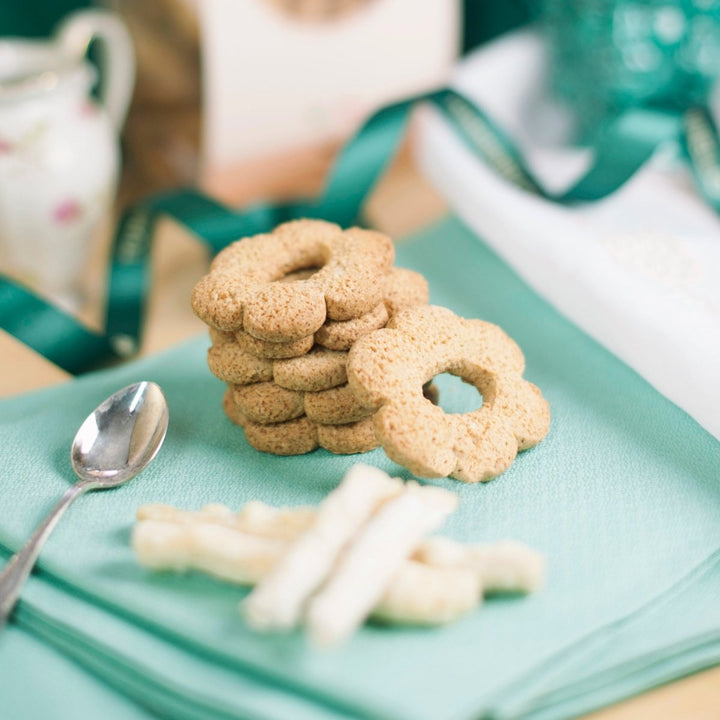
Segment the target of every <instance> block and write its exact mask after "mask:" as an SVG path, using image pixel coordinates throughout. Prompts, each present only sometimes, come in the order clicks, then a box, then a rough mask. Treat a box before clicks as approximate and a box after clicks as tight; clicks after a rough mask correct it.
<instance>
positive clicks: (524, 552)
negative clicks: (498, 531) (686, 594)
mask: <svg viewBox="0 0 720 720" xmlns="http://www.w3.org/2000/svg"><path fill="white" fill-rule="evenodd" d="M414 559H416V560H419V561H420V562H422V563H425V564H428V565H433V566H435V567H465V568H470V569H472V570H473V571H474V572H475V573H477V574H478V576H479V577H480V581H481V583H482V592H483V594H486V595H487V594H490V593H501V592H522V593H531V592H534V591H536V590H539V589H540V587H542V584H543V582H544V578H545V558H544V556H543V555H542V554H541V553H539V552H538V551H537V550H533V549H532V548H531V547H528V546H527V545H524V544H523V543H520V542H516V541H514V540H503V541H500V542H496V543H488V544H484V545H481V544H476V545H464V544H463V543H459V542H456V541H455V540H450V539H449V538H444V537H432V538H428V539H427V540H425V541H424V542H423V543H422V544H421V545H420V547H418V549H417V551H416V552H415V555H414Z"/></svg>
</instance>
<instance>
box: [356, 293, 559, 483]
mask: <svg viewBox="0 0 720 720" xmlns="http://www.w3.org/2000/svg"><path fill="white" fill-rule="evenodd" d="M524 368H525V359H524V357H523V354H522V352H521V351H520V348H519V347H518V346H517V345H516V344H515V343H514V342H513V341H512V340H511V339H510V338H509V337H508V336H507V335H506V334H505V333H504V332H503V331H502V330H501V329H500V328H499V327H497V326H496V325H493V324H491V323H487V322H484V321H482V320H466V319H463V318H461V317H458V316H457V315H455V314H454V313H453V312H452V311H450V310H448V309H447V308H442V307H437V306H431V305H429V306H416V307H412V308H407V309H404V310H401V311H399V312H398V313H397V314H396V315H394V316H393V317H392V318H391V320H390V322H389V323H388V325H387V327H386V328H383V329H380V330H375V331H373V332H371V333H369V334H368V335H365V336H363V337H362V338H360V339H359V340H358V341H357V342H356V343H355V345H353V347H352V349H351V350H350V352H349V354H348V364H347V374H348V383H349V385H350V387H351V389H352V392H353V394H354V395H355V396H356V397H357V399H358V400H359V402H360V403H361V404H363V405H365V406H366V407H368V408H372V409H373V410H376V411H377V412H376V413H375V415H374V416H373V423H374V428H375V434H376V436H377V438H378V441H379V442H380V444H381V445H382V447H383V449H384V450H385V452H386V453H387V455H388V456H389V457H390V458H391V459H392V460H394V461H395V462H397V463H399V464H401V465H403V466H404V467H406V468H408V470H410V471H411V472H412V473H414V474H415V475H418V476H419V477H428V478H432V477H445V476H451V477H454V478H456V479H458V480H463V481H465V482H478V481H485V480H489V479H491V478H493V477H495V476H496V475H499V474H500V473H502V472H504V471H505V470H507V469H508V467H510V465H511V464H512V462H513V461H514V460H515V457H516V455H517V453H518V451H519V450H524V449H527V448H530V447H532V446H533V445H535V444H537V443H539V442H540V441H541V440H542V439H543V438H544V437H545V435H546V434H547V432H548V430H549V427H550V410H549V406H548V404H547V401H546V400H545V399H544V398H543V396H542V394H541V392H540V390H539V389H538V388H537V387H535V385H533V384H532V383H530V382H528V381H527V380H525V379H524V378H523V377H522V373H523V371H524ZM443 372H449V373H452V374H454V375H458V376H460V377H461V378H462V379H463V380H464V381H466V382H467V383H469V384H470V385H473V386H475V387H476V388H477V390H478V391H479V392H480V394H481V395H482V397H483V404H482V407H481V408H480V409H478V410H475V411H473V412H469V413H461V414H448V413H445V411H444V410H443V409H442V408H441V407H438V406H435V405H433V404H432V403H431V402H430V401H429V400H427V399H426V398H425V397H424V396H423V384H424V383H426V382H427V381H428V380H431V379H432V378H434V377H435V376H436V375H438V374H440V373H443Z"/></svg>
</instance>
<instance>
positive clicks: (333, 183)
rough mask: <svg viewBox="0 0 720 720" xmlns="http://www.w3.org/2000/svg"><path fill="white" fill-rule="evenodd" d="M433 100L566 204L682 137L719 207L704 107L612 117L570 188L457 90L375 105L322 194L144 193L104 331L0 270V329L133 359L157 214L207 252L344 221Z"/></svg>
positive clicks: (75, 365)
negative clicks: (310, 222)
mask: <svg viewBox="0 0 720 720" xmlns="http://www.w3.org/2000/svg"><path fill="white" fill-rule="evenodd" d="M421 102H426V103H430V104H432V105H433V106H435V107H436V108H437V109H438V110H439V111H440V112H441V114H442V115H443V116H444V117H445V118H446V119H447V120H448V122H449V124H450V126H451V127H452V128H453V129H454V130H455V131H456V132H457V133H458V135H459V137H461V138H462V139H463V141H464V142H465V143H466V144H467V146H468V148H469V149H470V150H471V151H472V152H473V153H475V154H476V155H477V156H478V157H480V158H481V159H482V160H483V161H484V162H486V163H487V164H488V165H490V166H491V167H492V168H494V170H495V171H496V172H497V173H499V174H500V175H501V176H502V177H503V178H505V180H507V181H508V182H510V183H512V184H513V185H516V186H518V187H519V188H522V189H523V190H525V191H527V192H531V193H534V194H536V195H539V196H540V197H543V198H545V199H547V200H551V201H554V202H557V203H560V204H563V205H571V204H574V203H577V202H587V201H593V200H599V199H601V198H603V197H606V196H607V195H609V194H610V193H612V192H614V191H615V190H617V189H618V188H619V187H620V186H621V185H622V184H623V183H624V182H625V181H626V180H628V179H629V178H630V177H631V176H632V175H633V174H634V173H635V172H636V171H637V170H638V168H640V167H641V166H642V165H643V164H644V163H645V162H646V161H647V160H648V159H649V158H650V156H651V155H652V153H653V152H654V151H655V149H656V148H657V147H658V145H659V144H661V143H663V142H665V141H668V140H675V141H679V142H680V145H681V147H682V149H683V150H684V152H685V155H686V157H687V159H688V161H689V163H690V166H691V168H692V170H693V174H694V177H695V179H696V183H697V187H698V190H699V191H700V193H701V194H702V195H703V197H704V198H705V199H706V200H707V201H708V202H709V203H710V204H711V205H712V206H713V207H714V208H715V209H716V210H718V211H719V212H720V144H719V143H718V133H717V128H716V127H715V125H714V123H713V121H712V118H711V117H710V115H709V113H707V111H705V110H702V109H697V108H692V109H690V110H687V111H685V112H684V113H678V112H674V113H673V112H668V111H663V110H656V109H648V108H640V109H633V110H629V111H627V112H626V113H624V114H623V115H622V116H620V117H619V118H618V119H616V120H615V121H614V122H613V123H611V124H610V125H609V126H608V127H607V128H606V129H605V130H604V131H603V133H602V135H601V136H599V137H598V138H597V141H596V143H595V144H594V148H595V158H594V162H593V164H592V167H591V168H590V170H589V171H588V172H587V173H586V174H585V175H584V176H583V177H582V178H581V179H580V180H579V181H578V182H577V183H575V184H574V185H573V186H572V187H571V188H570V189H568V190H566V191H565V192H561V193H552V192H549V191H548V190H547V189H545V188H544V186H543V184H542V183H541V182H540V181H539V180H538V179H537V178H535V177H534V176H533V175H532V173H531V172H530V170H529V169H528V166H527V164H526V163H525V162H524V160H523V158H522V155H521V154H520V153H519V151H518V150H517V148H516V147H515V146H514V144H513V143H512V142H511V141H510V139H509V138H508V137H507V136H506V135H505V134H504V133H503V132H502V130H501V129H500V128H499V127H498V126H497V125H496V124H495V123H494V122H493V121H492V120H491V119H490V118H489V117H488V116H487V115H486V114H485V113H484V112H483V111H482V110H481V109H480V108H478V107H477V105H475V104H474V103H473V102H471V101H470V100H469V99H468V98H466V97H464V96H463V95H462V94H461V93H459V92H457V91H456V90H453V89H449V88H445V89H442V90H438V91H435V92H431V93H425V94H421V95H415V96H413V97H410V98H408V99H406V100H402V101H400V102H396V103H393V104H391V105H387V106H385V107H384V108H382V109H380V110H378V111H377V112H376V113H375V114H374V115H372V117H370V119H369V120H368V121H367V122H366V123H365V124H364V125H363V126H362V127H361V128H360V130H359V131H358V132H357V133H356V134H355V136H354V137H352V138H351V139H350V140H349V141H348V142H347V143H346V145H345V146H344V147H343V149H342V150H341V152H340V154H339V156H338V158H337V160H336V161H335V164H334V166H333V169H332V171H331V173H330V176H329V179H328V182H327V186H326V189H325V191H324V193H323V194H322V196H321V197H320V199H319V200H316V201H312V200H310V201H302V202H294V203H288V204H282V205H260V206H256V207H253V208H250V209H248V210H244V211H235V210H232V209H229V208H227V207H225V206H223V205H221V204H219V203H217V202H216V201H214V200H212V199H211V198H208V197H206V196H204V195H202V194H201V193H198V192H197V191H195V190H179V191H175V192H170V193H166V194H161V195H156V196H154V197H151V198H149V199H147V200H145V201H143V202H141V203H140V204H138V205H137V206H135V207H132V208H130V209H129V210H128V211H126V212H125V214H124V215H123V217H122V219H121V221H120V223H119V225H118V228H117V231H116V234H115V238H114V242H113V249H112V259H111V263H110V267H109V281H108V291H107V303H106V312H105V323H104V327H105V332H104V333H96V332H94V331H92V330H90V329H88V328H87V327H85V326H84V325H82V324H81V323H80V322H79V321H78V320H76V319H75V318H73V317H72V316H70V315H68V314H66V313H64V312H62V311H61V310H59V309H58V308H56V307H55V306H53V305H51V304H49V303H47V302H46V301H44V300H43V299H41V298H40V297H38V296H37V295H36V294H35V293H33V292H31V291H30V290H28V289H27V288H25V287H23V286H22V285H20V284H18V283H16V282H14V281H12V280H11V279H9V278H7V277H2V276H0V328H2V329H3V330H5V331H7V332H9V333H10V334H12V335H14V336H15V337H17V338H18V339H19V340H21V341H22V342H23V343H25V344H26V345H28V346H30V347H31V348H33V349H34V350H36V351H37V352H39V353H41V354H42V355H44V356H45V357H47V358H48V359H49V360H51V361H52V362H53V363H55V364H56V365H58V366H60V367H61V368H63V369H65V370H67V371H68V372H70V373H73V374H77V373H82V372H85V371H87V370H90V369H92V368H96V367H98V366H101V365H102V364H106V363H108V362H112V361H113V360H117V359H119V358H124V357H128V356H130V355H132V354H134V353H135V352H136V351H137V349H138V348H139V346H140V341H141V337H142V327H143V319H144V316H145V305H146V301H147V297H148V295H149V283H150V256H151V247H152V239H153V235H154V227H155V223H156V221H157V219H158V218H159V217H160V216H161V215H166V216H169V217H171V218H173V219H174V220H176V221H177V222H179V223H180V224H182V225H184V226H185V227H186V228H188V229H189V230H190V231H191V232H192V233H194V234H195V235H197V236H198V238H199V239H201V240H202V241H204V242H205V243H206V244H207V246H208V249H209V250H210V252H211V253H213V254H214V253H217V252H218V251H219V250H221V249H222V248H223V247H225V246H226V245H227V244H229V243H230V242H232V241H234V240H236V239H238V238H241V237H245V236H248V235H254V234H257V233H262V232H269V231H270V230H272V228H273V227H275V226H276V225H277V224H278V223H281V222H284V221H286V220H291V219H293V218H300V217H314V218H323V219H325V220H329V221H332V222H336V223H338V224H339V225H341V226H343V227H345V226H348V225H352V224H354V223H357V222H358V219H359V216H360V211H361V209H362V205H363V203H364V201H365V199H366V198H367V197H368V195H369V194H370V193H371V191H372V189H373V187H374V186H375V184H376V182H377V181H378V180H379V178H380V177H381V176H382V175H383V173H384V172H385V170H386V168H387V166H388V165H389V164H390V162H391V160H392V158H393V155H394V153H395V151H396V150H397V149H398V147H399V146H400V143H401V141H402V138H403V136H404V134H405V130H406V126H407V122H408V119H409V116H410V112H411V111H412V109H413V108H414V107H415V106H416V105H417V104H418V103H421Z"/></svg>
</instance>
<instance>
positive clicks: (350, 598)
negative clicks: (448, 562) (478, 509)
mask: <svg viewBox="0 0 720 720" xmlns="http://www.w3.org/2000/svg"><path fill="white" fill-rule="evenodd" d="M457 503H458V498H457V495H455V494H454V493H451V492H449V491H447V490H443V489H441V488H437V487H421V486H419V485H417V484H416V483H408V484H407V485H406V486H405V489H404V490H403V492H402V494H401V495H400V496H399V497H397V498H396V499H394V500H391V501H389V502H387V503H386V504H384V505H383V506H382V507H381V508H380V509H379V510H378V511H377V512H376V513H375V515H374V516H373V517H372V518H371V519H370V520H369V522H368V523H367V525H366V526H365V527H364V528H363V529H362V531H361V532H360V533H359V534H358V535H357V536H356V537H355V539H354V540H353V542H352V544H351V545H350V546H349V547H348V549H347V550H346V551H345V553H343V555H342V557H341V558H340V561H339V563H338V565H337V567H336V568H335V569H334V571H333V574H332V575H331V576H330V578H329V579H328V581H327V583H326V585H325V586H324V587H323V588H322V589H321V590H320V592H319V593H318V594H317V595H316V596H315V597H314V598H313V599H312V600H311V601H310V604H309V606H308V610H307V613H306V616H305V619H306V623H307V627H308V630H309V633H310V637H311V639H312V640H313V641H314V642H316V643H317V644H319V645H333V644H336V643H339V642H341V641H342V640H344V639H346V638H347V637H349V636H350V635H351V634H352V632H353V631H354V630H355V629H356V628H357V627H358V626H359V625H360V624H361V623H362V622H363V620H365V618H366V617H367V616H368V615H369V614H370V613H371V611H372V609H373V608H374V607H375V606H376V605H377V604H378V602H379V601H380V598H382V596H383V594H384V592H385V590H386V588H387V587H388V586H389V584H390V582H391V581H392V578H393V575H394V574H395V573H396V572H397V571H398V570H399V569H400V568H401V566H402V564H403V562H404V561H405V560H406V559H407V558H409V557H410V555H411V554H412V552H413V550H414V549H415V548H416V547H417V545H418V544H419V543H420V541H421V540H422V538H423V537H424V536H425V535H426V534H427V533H429V532H432V531H433V530H435V529H436V528H438V527H439V526H440V525H441V524H442V523H443V522H444V520H445V518H446V517H447V516H448V515H449V514H450V513H451V512H452V511H453V510H455V508H456V507H457Z"/></svg>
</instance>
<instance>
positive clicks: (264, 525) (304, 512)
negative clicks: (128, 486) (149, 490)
mask: <svg viewBox="0 0 720 720" xmlns="http://www.w3.org/2000/svg"><path fill="white" fill-rule="evenodd" d="M316 513H317V509H316V508H314V507H310V506H301V507H295V508H275V507H273V506H272V505H266V504H265V503H264V502H261V501H260V500H252V501H251V502H248V503H246V504H245V505H243V506H242V508H241V509H240V510H239V511H238V512H233V511H232V510H230V508H228V507H226V506H225V505H221V504H219V503H214V504H212V505H206V506H205V507H204V508H203V509H202V510H200V511H199V512H191V511H188V510H178V509H177V508H174V507H171V506H170V505H162V504H160V503H152V504H148V505H141V506H140V507H139V508H138V510H137V514H136V517H137V519H138V520H139V521H145V520H163V521H166V522H173V523H177V524H183V525H193V524H198V523H213V524H217V525H225V526H227V527H231V528H235V529H236V530H240V531H242V532H246V533H251V534H254V535H264V536H266V537H271V538H279V539H284V540H295V539H296V538H297V537H299V536H300V535H302V533H304V532H305V531H306V530H307V529H308V528H309V527H310V525H311V524H312V523H313V522H314V520H315V514H316Z"/></svg>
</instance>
